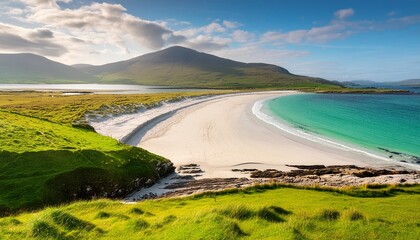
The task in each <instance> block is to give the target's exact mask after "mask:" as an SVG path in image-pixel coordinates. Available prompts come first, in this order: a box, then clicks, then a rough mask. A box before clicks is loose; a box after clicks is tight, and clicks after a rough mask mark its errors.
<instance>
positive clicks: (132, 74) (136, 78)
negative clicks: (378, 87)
mask: <svg viewBox="0 0 420 240" xmlns="http://www.w3.org/2000/svg"><path fill="white" fill-rule="evenodd" d="M74 67H76V68H79V69H80V70H83V71H85V72H86V73H89V74H92V75H95V76H97V77H98V78H99V79H100V80H101V82H106V83H117V82H118V83H137V84H147V85H165V86H184V87H185V86H189V87H215V88H305V87H310V88H312V87H318V86H324V85H334V84H333V83H332V82H330V81H326V80H324V79H320V78H311V77H305V76H298V75H293V74H291V73H290V72H289V71H287V70H286V69H284V68H282V67H279V66H276V65H271V64H265V63H242V62H237V61H232V60H229V59H225V58H220V57H216V56H213V55H210V54H206V53H202V52H197V51H195V50H192V49H188V48H184V47H171V48H167V49H164V50H162V51H158V52H154V53H150V54H146V55H143V56H140V57H137V58H133V59H130V60H127V61H121V62H116V63H110V64H105V65H101V66H92V65H85V64H83V65H74Z"/></svg>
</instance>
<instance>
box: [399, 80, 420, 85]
mask: <svg viewBox="0 0 420 240" xmlns="http://www.w3.org/2000/svg"><path fill="white" fill-rule="evenodd" d="M395 83H396V84H398V85H400V86H420V79H408V80H403V81H398V82H395Z"/></svg>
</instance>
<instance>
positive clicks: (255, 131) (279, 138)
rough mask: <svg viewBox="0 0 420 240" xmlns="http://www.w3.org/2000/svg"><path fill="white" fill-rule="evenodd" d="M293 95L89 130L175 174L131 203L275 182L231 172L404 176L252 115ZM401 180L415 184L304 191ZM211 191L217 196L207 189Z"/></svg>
mask: <svg viewBox="0 0 420 240" xmlns="http://www.w3.org/2000/svg"><path fill="white" fill-rule="evenodd" d="M290 94H301V93H300V92H296V91H276V92H253V93H234V94H226V95H219V96H212V97H204V98H198V99H186V100H183V101H180V102H175V103H168V104H163V105H162V106H160V107H156V108H152V109H148V110H145V111H143V112H139V113H134V114H127V115H122V116H117V117H110V118H109V117H108V118H104V119H102V121H97V122H93V124H92V125H93V126H94V127H95V129H97V131H98V132H99V133H101V134H103V135H108V136H112V134H118V137H117V139H118V140H120V141H124V142H125V143H128V144H130V145H134V146H139V147H142V148H144V149H146V150H148V151H150V152H153V153H156V154H158V155H161V156H164V157H166V158H168V159H169V160H171V161H172V162H173V163H174V165H175V167H177V168H178V169H177V173H175V174H172V175H170V176H168V177H167V178H165V179H162V180H161V181H160V183H158V184H155V185H154V186H152V187H150V188H144V189H140V190H139V191H137V192H134V193H133V194H130V195H129V196H127V199H126V201H128V202H131V201H136V200H139V199H145V198H154V197H156V196H158V195H162V196H168V192H173V189H172V190H171V189H166V187H167V186H168V185H172V184H175V185H179V184H181V185H182V184H183V183H185V182H192V183H189V184H193V185H194V189H195V190H194V191H193V190H192V189H189V190H185V188H186V189H188V188H189V186H188V185H187V186H186V187H184V188H183V189H184V190H182V191H181V193H182V194H184V193H185V192H188V193H189V194H193V193H197V192H201V191H206V190H209V189H208V188H206V187H203V188H200V187H197V185H200V184H204V183H207V182H208V183H209V184H210V185H211V186H212V184H214V183H215V182H221V183H220V184H221V185H220V186H219V188H218V189H219V190H220V189H225V188H229V187H232V184H233V186H236V185H238V186H239V185H241V184H242V185H243V186H248V185H250V184H258V183H261V182H267V181H273V178H271V180H270V178H269V179H268V180H267V179H266V180H263V179H259V180H258V179H254V180H252V181H245V180H239V179H249V178H250V174H251V172H250V171H232V170H233V169H256V170H259V171H264V170H267V169H276V170H278V171H285V172H290V171H296V168H295V167H293V166H290V165H319V164H322V165H325V166H331V165H356V166H358V167H362V168H366V169H367V168H371V169H407V167H406V166H403V165H402V164H399V163H398V162H390V161H384V160H381V159H378V158H377V157H373V156H369V155H366V154H364V153H362V152H357V151H351V150H349V149H342V148H337V147H335V146H329V145H325V144H322V143H319V142H314V141H310V140H308V139H304V138H302V137H300V136H297V135H294V134H292V133H288V132H286V131H284V130H282V129H279V128H278V127H276V126H273V125H272V124H270V123H267V122H266V121H262V120H261V119H260V118H258V116H257V115H256V114H255V106H256V105H258V103H261V102H262V101H267V100H268V99H272V98H277V97H281V96H286V95H290ZM96 126H101V127H100V128H97V127H96ZM114 137H115V135H114ZM189 164H192V165H195V164H196V165H198V166H199V169H200V170H199V171H197V172H196V173H194V174H183V173H182V171H180V167H181V168H182V166H186V165H189ZM336 175H337V174H336ZM338 175H340V174H338ZM206 179H207V180H206ZM227 179H231V181H228V180H227ZM308 179H309V180H308ZM337 179H338V180H337ZM349 179H351V181H350V180H349ZM355 179H356V180H355ZM390 179H391V180H392V181H391V180H390ZM401 179H404V180H403V181H406V180H407V179H411V180H408V182H409V183H410V184H411V183H418V182H420V179H418V174H417V173H414V175H410V174H408V175H400V176H397V177H396V178H395V177H389V178H384V177H379V178H378V177H375V178H365V179H360V180H357V177H350V178H349V177H346V176H344V177H343V176H335V175H334V176H326V177H323V178H316V179H315V178H314V179H312V178H311V177H309V178H303V180H304V181H303V183H304V184H309V185H313V184H315V185H316V184H320V182H319V181H320V180H322V181H324V183H328V182H332V184H338V185H343V186H346V182H348V184H349V185H362V184H369V183H373V184H389V183H390V182H389V181H391V183H392V184H394V183H399V180H401ZM196 181H199V182H196ZM200 181H204V182H200ZM238 181H239V183H238ZM243 181H244V182H243ZM274 181H280V182H284V181H286V182H288V183H291V184H302V183H299V181H302V178H301V177H299V178H293V179H290V178H289V177H286V179H284V178H281V179H278V178H276V180H274ZM337 181H338V182H339V183H337ZM321 183H322V182H321ZM204 185H206V184H204ZM207 185H208V184H207ZM242 185H241V186H242ZM207 187H208V186H207ZM210 189H211V190H214V189H213V188H212V187H211V188H210ZM175 192H176V191H175ZM169 195H170V194H169Z"/></svg>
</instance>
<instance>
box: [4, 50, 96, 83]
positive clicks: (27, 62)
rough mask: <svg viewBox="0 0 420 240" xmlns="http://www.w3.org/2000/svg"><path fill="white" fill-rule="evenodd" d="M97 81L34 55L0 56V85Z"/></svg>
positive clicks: (83, 73)
mask: <svg viewBox="0 0 420 240" xmlns="http://www.w3.org/2000/svg"><path fill="white" fill-rule="evenodd" d="M95 81H97V79H96V78H95V77H94V76H92V75H90V74H86V73H85V72H82V71H80V70H78V69H76V68H73V67H70V66H67V65H64V64H61V63H58V62H54V61H51V60H49V59H47V58H44V57H41V56H38V55H34V54H26V53H25V54H0V84H1V83H86V82H95Z"/></svg>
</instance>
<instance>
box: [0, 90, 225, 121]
mask: <svg viewBox="0 0 420 240" xmlns="http://www.w3.org/2000/svg"><path fill="white" fill-rule="evenodd" d="M229 92H232V91H212V92H187V93H156V94H125V95H116V94H110V95H107V94H94V95H73V96H63V95H61V93H58V92H55V93H54V92H50V93H41V92H23V93H18V92H1V93H0V110H3V111H9V112H14V113H19V114H21V115H25V116H31V117H36V118H40V119H43V120H48V121H52V122H58V123H73V122H76V121H80V120H82V119H83V117H84V116H85V114H89V113H92V114H95V113H96V112H97V113H100V114H118V113H128V112H130V111H135V110H136V109H138V108H140V107H151V106H155V105H157V104H159V103H160V102H162V101H176V100H178V99H182V98H185V97H194V96H202V95H210V94H221V93H229Z"/></svg>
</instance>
